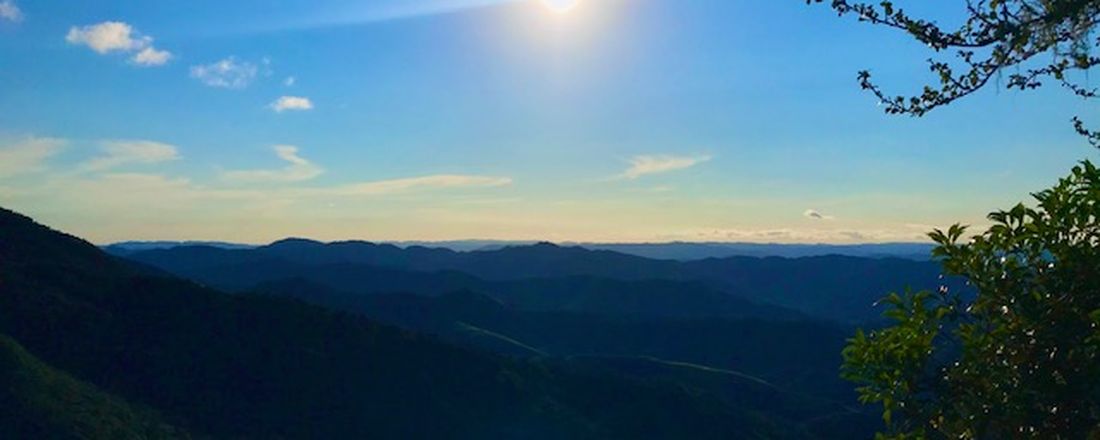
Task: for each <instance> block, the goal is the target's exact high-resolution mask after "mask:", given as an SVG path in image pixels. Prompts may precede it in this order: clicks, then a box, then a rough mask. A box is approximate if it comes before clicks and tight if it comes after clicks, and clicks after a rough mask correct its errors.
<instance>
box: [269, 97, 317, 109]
mask: <svg viewBox="0 0 1100 440" xmlns="http://www.w3.org/2000/svg"><path fill="white" fill-rule="evenodd" d="M269 107H270V108H271V109H272V110H275V112H276V113H282V112H285V111H306V110H313V101H310V100H309V98H304V97H301V96H283V97H280V98H279V99H276V100H275V102H273V103H271V105H270V106H269Z"/></svg>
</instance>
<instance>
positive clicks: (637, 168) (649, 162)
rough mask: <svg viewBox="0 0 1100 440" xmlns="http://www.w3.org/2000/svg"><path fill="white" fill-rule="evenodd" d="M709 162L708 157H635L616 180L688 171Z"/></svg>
mask: <svg viewBox="0 0 1100 440" xmlns="http://www.w3.org/2000/svg"><path fill="white" fill-rule="evenodd" d="M709 160H710V156H669V155H658V156H636V157H634V158H632V159H630V168H628V169H627V170H626V171H624V172H623V173H622V174H620V175H618V176H616V178H617V179H630V180H634V179H637V178H639V177H642V176H648V175H651V174H663V173H668V172H672V171H679V170H684V169H688V168H691V167H693V166H696V165H698V164H701V163H703V162H706V161H709Z"/></svg>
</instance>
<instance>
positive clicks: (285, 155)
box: [224, 145, 325, 182]
mask: <svg viewBox="0 0 1100 440" xmlns="http://www.w3.org/2000/svg"><path fill="white" fill-rule="evenodd" d="M272 148H273V149H274V150H275V154H276V155H277V156H279V158H280V159H282V160H284V161H286V162H288V163H289V164H288V165H287V166H286V167H284V168H282V169H278V170H242V171H229V172H227V173H225V175H224V177H225V178H226V179H229V180H235V181H240V182H300V181H304V180H310V179H313V178H315V177H317V176H320V175H321V174H323V173H324V172H325V170H324V169H322V168H321V167H319V166H317V165H315V164H314V163H313V162H310V161H308V160H306V159H305V158H303V157H302V156H299V155H298V147H295V146H293V145H276V146H274V147H272Z"/></svg>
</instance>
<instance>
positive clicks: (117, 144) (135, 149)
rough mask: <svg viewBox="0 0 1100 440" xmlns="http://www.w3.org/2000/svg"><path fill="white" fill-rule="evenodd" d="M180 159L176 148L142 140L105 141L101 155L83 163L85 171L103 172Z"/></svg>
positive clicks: (82, 166)
mask: <svg viewBox="0 0 1100 440" xmlns="http://www.w3.org/2000/svg"><path fill="white" fill-rule="evenodd" d="M179 158H180V155H179V151H178V150H177V149H176V147H174V146H172V145H168V144H164V143H160V142H154V141H144V140H126V141H107V142H104V143H103V155H101V156H99V157H96V158H93V159H91V160H89V161H87V162H85V163H83V164H82V165H81V166H80V168H81V169H82V170H85V171H105V170H109V169H113V168H117V167H120V166H126V165H148V164H154V163H160V162H168V161H173V160H177V159H179Z"/></svg>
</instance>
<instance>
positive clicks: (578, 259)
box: [128, 239, 961, 322]
mask: <svg viewBox="0 0 1100 440" xmlns="http://www.w3.org/2000/svg"><path fill="white" fill-rule="evenodd" d="M128 258H131V259H133V260H135V261H138V262H141V263H144V264H148V265H150V266H153V267H157V268H160V269H163V270H166V271H168V272H171V273H174V274H177V275H180V276H183V277H187V278H190V279H194V280H198V281H201V282H204V283H208V284H211V285H214V286H217V287H219V288H223V289H229V290H248V289H249V288H250V287H252V286H255V285H257V284H260V283H263V282H265V281H274V280H276V279H279V278H287V277H294V276H300V277H303V278H306V279H310V280H311V281H313V282H317V283H319V284H324V285H327V286H329V287H332V288H335V289H338V290H343V291H349V292H363V291H373V292H417V293H425V294H433V293H434V294H439V293H446V292H448V291H454V290H462V289H472V290H477V291H482V292H485V293H494V292H497V293H500V294H501V295H503V294H504V293H506V292H505V291H508V292H513V293H514V292H523V291H524V290H525V288H524V287H523V286H530V285H532V284H539V283H541V284H542V285H543V286H546V285H548V284H552V283H551V282H550V281H549V280H553V279H564V278H573V279H578V278H587V279H590V280H592V282H591V283H589V285H594V284H598V283H600V282H601V281H598V280H601V279H602V280H605V281H602V282H604V283H612V282H613V283H619V284H618V285H617V287H616V288H615V289H610V288H609V289H605V291H610V290H622V289H620V287H622V283H627V282H632V283H641V284H646V283H648V285H649V286H657V285H658V283H660V282H664V283H668V282H677V283H694V284H690V285H688V284H681V285H680V290H681V291H683V292H704V291H716V292H722V293H725V294H727V295H731V296H734V297H739V298H742V299H746V300H748V301H750V302H753V303H757V304H771V305H774V306H780V307H784V308H789V309H794V310H797V311H799V312H802V313H804V314H807V315H810V316H817V317H820V318H823V319H830V320H836V321H842V322H863V321H869V320H875V319H877V318H878V316H879V314H880V311H879V310H876V309H875V308H874V307H873V304H874V303H875V302H876V301H878V300H879V299H880V298H882V297H883V296H885V295H886V294H887V293H888V292H891V291H896V290H904V289H906V288H910V287H911V288H913V289H918V290H919V289H933V290H934V289H937V288H938V287H939V286H940V285H943V284H950V285H952V286H954V285H956V284H960V283H955V282H954V281H953V280H950V279H949V280H943V279H941V277H940V274H941V270H940V267H939V264H938V263H936V262H933V261H915V260H910V259H902V258H866V257H847V256H839V255H828V256H816V257H801V258H779V257H768V258H757V257H727V258H708V259H703V260H695V261H674V260H657V259H650V258H644V257H638V256H634V255H628V254H623V253H619V252H614V251H610V250H590V249H586V248H583V247H580V246H568V247H566V246H558V245H554V244H550V243H538V244H534V245H528V246H509V247H504V248H500V249H495V250H482V251H469V252H457V251H453V250H449V249H441V248H426V247H420V246H412V247H407V248H401V247H398V246H395V245H391V244H376V243H370V242H363V241H344V242H332V243H322V242H317V241H312V240H303V239H288V240H282V241H278V242H275V243H272V244H270V245H267V246H261V247H258V248H254V249H221V248H214V247H209V246H190V247H177V248H171V249H157V250H150V251H143V252H136V253H133V254H130V255H128ZM540 280H541V281H540ZM494 283H495V285H493V284H494ZM506 283H512V286H511V287H510V288H508V289H504V288H503V287H502V286H506ZM641 284H639V285H641ZM559 285H560V286H562V287H561V288H560V289H557V290H553V289H543V294H542V295H543V296H545V297H552V296H553V295H554V292H555V291H557V292H563V293H562V294H561V295H569V294H571V293H570V292H571V290H572V289H569V288H568V287H567V285H566V284H563V283H560V282H559ZM959 287H961V286H959ZM653 288H654V289H656V288H657V287H653ZM627 290H635V291H636V290H638V289H627ZM642 290H646V289H642ZM501 295H495V296H496V297H497V298H498V299H503V297H502V296H501ZM512 296H513V297H514V298H519V297H520V296H521V295H520V294H518V293H514V294H513V295H512ZM559 296H560V295H559ZM627 299H628V298H627V297H623V300H627ZM505 301H507V300H506V299H505Z"/></svg>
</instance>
